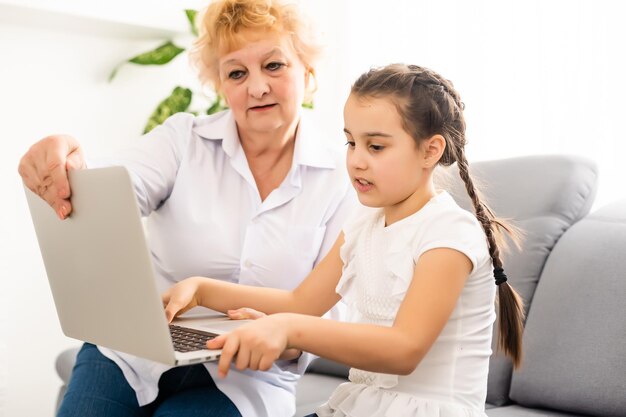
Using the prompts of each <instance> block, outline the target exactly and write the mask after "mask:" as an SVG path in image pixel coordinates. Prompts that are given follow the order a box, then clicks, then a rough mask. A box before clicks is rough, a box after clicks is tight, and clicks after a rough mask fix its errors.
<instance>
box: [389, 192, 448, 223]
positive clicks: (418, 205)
mask: <svg viewBox="0 0 626 417" xmlns="http://www.w3.org/2000/svg"><path fill="white" fill-rule="evenodd" d="M435 195H437V191H436V190H435V185H434V184H433V182H432V181H427V183H426V184H424V185H423V186H422V187H418V188H417V190H415V192H414V193H413V194H411V195H410V196H408V197H407V198H406V199H404V200H402V201H400V202H398V203H396V204H394V205H392V206H385V207H383V212H384V213H385V227H387V226H391V225H392V224H394V223H396V222H398V221H400V220H402V219H404V218H407V217H409V216H410V215H412V214H415V213H417V212H418V211H420V210H421V209H422V207H424V206H425V205H426V204H427V203H428V202H429V201H430V200H431V199H432V198H433V197H434V196H435Z"/></svg>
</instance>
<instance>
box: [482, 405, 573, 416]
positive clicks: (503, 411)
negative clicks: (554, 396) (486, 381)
mask: <svg viewBox="0 0 626 417" xmlns="http://www.w3.org/2000/svg"><path fill="white" fill-rule="evenodd" d="M486 412H487V415H488V416H489V417H582V416H581V415H580V414H570V413H561V412H558V411H549V410H539V409H533V408H524V407H520V406H517V405H511V406H508V407H497V408H493V409H490V410H487V411H486Z"/></svg>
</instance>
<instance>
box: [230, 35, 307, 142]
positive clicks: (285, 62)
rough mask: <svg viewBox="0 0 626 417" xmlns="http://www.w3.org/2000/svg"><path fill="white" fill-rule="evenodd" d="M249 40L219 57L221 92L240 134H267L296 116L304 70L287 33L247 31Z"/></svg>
mask: <svg viewBox="0 0 626 417" xmlns="http://www.w3.org/2000/svg"><path fill="white" fill-rule="evenodd" d="M249 38H250V39H251V41H250V42H249V43H247V44H245V45H244V46H243V47H242V48H240V49H238V50H236V51H233V52H229V53H227V54H225V55H224V56H222V57H221V58H220V59H219V76H220V82H221V92H222V93H223V95H224V97H225V99H226V102H227V103H228V106H229V107H230V108H231V109H232V112H233V114H234V117H235V120H236V122H237V127H238V129H239V131H240V134H241V133H244V132H247V133H270V132H272V131H276V130H280V129H281V128H288V127H289V126H291V125H292V124H293V123H294V122H295V121H296V120H297V118H298V114H299V111H300V106H301V104H302V101H303V99H304V91H305V86H306V80H307V73H308V72H307V70H306V68H305V65H304V64H303V63H302V61H301V60H300V58H299V57H298V55H297V54H296V52H295V51H294V50H293V47H292V46H291V44H290V43H289V38H288V37H287V36H278V35H272V34H269V33H266V32H250V36H249Z"/></svg>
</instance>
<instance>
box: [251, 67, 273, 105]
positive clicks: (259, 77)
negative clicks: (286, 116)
mask: <svg viewBox="0 0 626 417" xmlns="http://www.w3.org/2000/svg"><path fill="white" fill-rule="evenodd" d="M269 92H270V85H269V82H268V80H267V77H265V76H264V75H263V74H261V73H250V75H249V76H248V94H250V96H252V97H254V98H256V99H261V98H263V96H264V95H265V94H267V93H269Z"/></svg>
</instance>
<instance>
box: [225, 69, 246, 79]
mask: <svg viewBox="0 0 626 417" xmlns="http://www.w3.org/2000/svg"><path fill="white" fill-rule="evenodd" d="M244 75H245V72H244V71H241V70H235V71H231V72H230V73H228V78H230V79H232V80H238V79H240V78H241V77H243V76H244Z"/></svg>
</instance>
